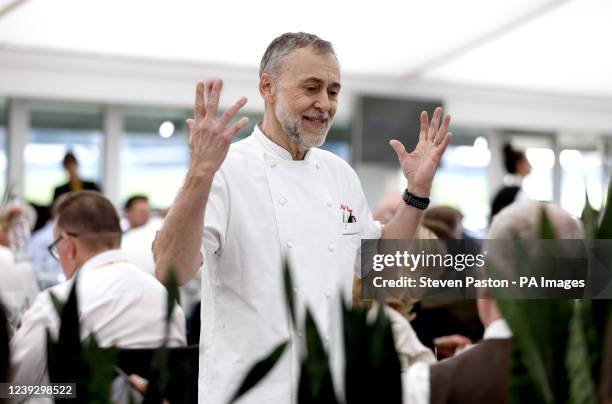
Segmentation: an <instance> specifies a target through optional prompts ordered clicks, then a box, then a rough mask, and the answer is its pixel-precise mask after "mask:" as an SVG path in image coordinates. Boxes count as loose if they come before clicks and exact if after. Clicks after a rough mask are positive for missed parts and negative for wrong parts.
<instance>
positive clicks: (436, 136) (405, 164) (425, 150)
mask: <svg viewBox="0 0 612 404" xmlns="http://www.w3.org/2000/svg"><path fill="white" fill-rule="evenodd" d="M442 111H443V110H442V107H438V108H436V110H435V111H434V114H433V117H432V118H431V123H429V122H428V121H429V117H428V116H427V112H426V111H423V112H421V133H420V134H419V142H418V143H417V145H416V147H415V149H414V150H413V151H412V152H411V153H408V152H407V151H406V149H405V148H404V145H403V144H402V142H400V141H399V140H395V139H393V140H391V141H389V144H390V145H391V147H393V150H395V153H397V158H398V159H399V163H400V166H401V167H402V171H403V172H404V176H405V177H406V179H407V180H408V192H411V193H412V194H414V195H416V196H418V197H421V198H427V197H429V193H430V192H431V184H432V183H433V179H434V176H435V174H436V170H437V169H438V165H440V159H441V158H442V154H444V151H445V150H446V146H448V144H449V143H450V141H451V136H452V135H451V133H450V132H448V126H449V125H450V120H451V118H450V115H446V117H444V120H443V121H442V125H440V118H441V117H442ZM438 125H440V126H438Z"/></svg>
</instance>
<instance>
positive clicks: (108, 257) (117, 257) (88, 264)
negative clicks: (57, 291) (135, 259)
mask: <svg viewBox="0 0 612 404" xmlns="http://www.w3.org/2000/svg"><path fill="white" fill-rule="evenodd" d="M117 262H127V258H126V256H125V254H124V253H123V251H121V250H119V249H116V250H107V251H104V252H101V253H100V254H97V255H94V256H93V257H91V258H90V259H88V260H87V261H85V263H84V264H83V266H82V267H81V269H80V271H83V270H88V269H95V268H100V267H103V266H107V265H112V264H114V263H117Z"/></svg>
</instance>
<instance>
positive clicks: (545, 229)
mask: <svg viewBox="0 0 612 404" xmlns="http://www.w3.org/2000/svg"><path fill="white" fill-rule="evenodd" d="M540 238H541V239H542V240H553V239H556V238H557V237H556V235H555V229H554V228H553V225H552V223H551V221H550V218H549V217H548V213H547V212H546V208H545V207H544V206H542V209H541V213H540Z"/></svg>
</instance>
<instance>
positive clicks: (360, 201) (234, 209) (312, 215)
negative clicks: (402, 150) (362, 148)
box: [199, 126, 381, 404]
mask: <svg viewBox="0 0 612 404" xmlns="http://www.w3.org/2000/svg"><path fill="white" fill-rule="evenodd" d="M340 205H348V206H349V208H351V209H352V211H353V216H355V217H356V219H357V222H355V223H347V224H346V225H345V224H344V223H343V211H342V210H341V209H340ZM380 234H381V226H380V224H379V223H378V222H375V221H374V220H373V219H372V215H371V213H370V210H369V208H368V206H367V202H366V199H365V196H364V194H363V191H362V189H361V185H360V183H359V179H358V178H357V175H356V173H355V171H354V170H353V169H352V168H351V167H350V166H349V165H348V164H347V163H345V162H344V161H343V160H342V159H340V158H339V157H337V156H335V155H333V154H331V153H329V152H326V151H323V150H320V149H317V148H311V149H310V150H309V151H308V153H307V154H306V156H305V158H304V160H303V161H294V160H293V159H292V158H291V155H290V153H289V152H288V151H287V150H285V149H283V148H282V147H280V146H279V145H277V144H275V143H274V142H272V141H271V140H270V139H268V138H267V137H266V136H265V135H264V134H263V133H262V132H261V131H260V130H259V128H258V127H257V126H256V127H255V130H254V132H253V134H252V135H251V136H249V137H248V138H246V139H244V140H242V141H240V142H237V143H234V144H233V145H232V146H231V148H230V151H229V154H228V156H227V158H226V159H225V161H224V163H223V165H222V166H221V168H220V170H219V171H218V172H217V174H216V175H215V178H214V181H213V186H212V189H211V192H210V196H209V199H208V203H207V206H206V214H205V229H204V242H203V252H202V253H203V255H204V256H205V264H204V265H205V268H203V270H202V331H201V337H200V350H201V351H200V374H199V402H200V403H225V402H227V400H228V398H229V397H230V396H231V395H232V394H233V393H234V391H235V390H236V389H237V388H238V385H239V383H241V382H242V380H243V379H244V377H245V375H246V373H247V372H248V371H249V370H250V369H251V368H252V367H253V365H254V364H255V363H256V362H257V361H258V360H260V359H261V358H262V357H264V356H265V355H267V354H268V353H269V352H270V351H271V350H272V349H273V348H274V347H275V346H276V345H277V344H279V343H281V342H283V341H287V340H290V341H291V342H292V344H291V345H290V346H289V347H288V348H287V350H286V351H285V354H284V355H283V356H282V357H281V359H280V361H279V362H278V363H277V365H276V366H275V368H274V369H273V370H272V371H271V372H270V374H268V376H267V377H266V378H265V379H264V380H263V381H262V382H261V383H260V384H259V385H257V386H256V387H255V388H254V389H253V390H252V391H251V392H250V393H247V395H246V396H245V398H244V400H241V402H243V403H244V402H248V403H273V402H277V403H283V404H284V403H291V402H295V396H294V391H296V390H297V377H298V371H299V366H300V363H299V359H300V356H299V355H300V352H299V347H300V345H302V343H303V337H304V336H303V331H302V330H299V329H298V330H293V329H292V326H291V324H290V321H289V317H288V312H287V309H286V303H285V297H284V291H283V290H284V288H283V283H282V267H283V265H282V264H283V259H284V258H285V257H287V258H288V259H289V262H290V265H291V268H292V274H293V281H294V287H295V288H294V296H295V297H296V301H297V302H298V304H297V305H298V306H299V307H301V310H300V313H299V314H298V318H299V319H300V320H298V324H302V321H301V319H302V318H303V305H304V303H306V304H308V306H309V308H310V310H311V312H312V313H313V316H314V318H315V321H316V323H317V326H318V329H319V331H320V334H321V336H322V338H323V340H324V342H325V343H326V344H327V345H328V346H329V347H330V348H329V349H330V353H331V363H332V372H333V374H334V376H335V381H336V385H337V387H341V384H342V383H341V378H340V377H339V376H340V375H341V373H342V363H343V361H342V357H341V354H342V352H341V351H342V345H341V340H342V326H341V324H342V322H341V318H340V308H341V306H340V298H341V294H342V293H344V294H345V298H347V299H350V295H351V288H352V284H353V275H354V272H353V271H354V264H355V259H356V256H357V252H358V250H359V247H360V239H361V238H373V239H376V238H380ZM341 291H342V292H341Z"/></svg>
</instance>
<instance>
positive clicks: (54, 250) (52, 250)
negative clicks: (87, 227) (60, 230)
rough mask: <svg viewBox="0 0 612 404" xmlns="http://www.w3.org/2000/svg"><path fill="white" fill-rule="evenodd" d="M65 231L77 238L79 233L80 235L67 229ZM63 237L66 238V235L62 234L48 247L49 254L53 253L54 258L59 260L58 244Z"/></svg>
mask: <svg viewBox="0 0 612 404" xmlns="http://www.w3.org/2000/svg"><path fill="white" fill-rule="evenodd" d="M64 233H66V234H67V235H69V236H71V237H75V238H76V237H79V235H78V234H76V233H71V232H67V231H66V232H64ZM63 238H64V235H63V234H61V235H60V236H59V237H58V238H56V239H55V240H54V241H53V243H51V244H50V245H49V246H48V247H47V249H48V250H49V254H51V256H52V257H53V258H55V259H56V260H58V261H59V251H57V245H58V244H59V242H60V241H62V239H63Z"/></svg>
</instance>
